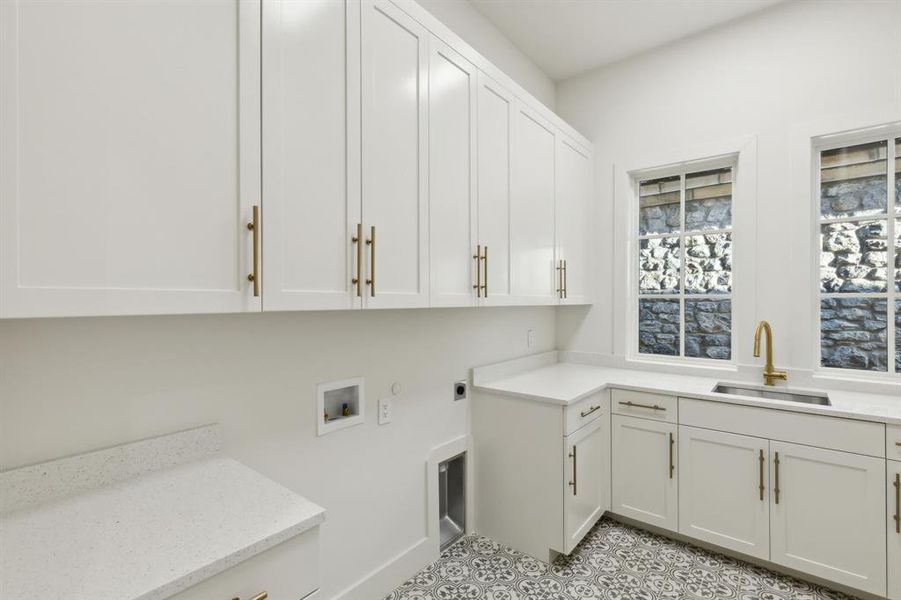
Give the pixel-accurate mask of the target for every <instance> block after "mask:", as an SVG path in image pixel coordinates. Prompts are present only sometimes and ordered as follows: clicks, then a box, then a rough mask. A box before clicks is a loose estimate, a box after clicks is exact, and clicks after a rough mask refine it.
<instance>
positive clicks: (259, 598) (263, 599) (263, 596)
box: [232, 592, 269, 600]
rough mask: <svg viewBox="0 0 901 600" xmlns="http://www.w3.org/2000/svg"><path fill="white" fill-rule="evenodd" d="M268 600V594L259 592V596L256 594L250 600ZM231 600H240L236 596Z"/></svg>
mask: <svg viewBox="0 0 901 600" xmlns="http://www.w3.org/2000/svg"><path fill="white" fill-rule="evenodd" d="M268 598H269V592H260V593H259V594H257V595H256V596H254V597H253V598H251V599H250V600H268ZM232 600H241V598H240V597H238V596H235V597H234V598H232Z"/></svg>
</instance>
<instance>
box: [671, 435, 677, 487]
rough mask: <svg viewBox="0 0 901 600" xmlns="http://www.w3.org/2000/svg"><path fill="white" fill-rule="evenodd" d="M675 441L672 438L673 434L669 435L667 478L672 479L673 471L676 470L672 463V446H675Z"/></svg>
mask: <svg viewBox="0 0 901 600" xmlns="http://www.w3.org/2000/svg"><path fill="white" fill-rule="evenodd" d="M675 443H676V440H675V438H674V437H673V434H672V433H670V434H669V478H670V479H672V478H673V471H674V470H675V469H676V464H675V463H674V462H673V446H674V445H675Z"/></svg>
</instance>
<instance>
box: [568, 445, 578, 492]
mask: <svg viewBox="0 0 901 600" xmlns="http://www.w3.org/2000/svg"><path fill="white" fill-rule="evenodd" d="M569 457H570V458H571V459H573V480H572V481H570V482H569V485H571V486H572V488H573V496H575V495H576V493H577V491H576V490H577V488H576V486H577V481H578V480H577V479H576V478H577V475H576V472H577V471H576V461H577V460H578V459H577V457H576V446H575V445H573V451H572V452H570V453H569Z"/></svg>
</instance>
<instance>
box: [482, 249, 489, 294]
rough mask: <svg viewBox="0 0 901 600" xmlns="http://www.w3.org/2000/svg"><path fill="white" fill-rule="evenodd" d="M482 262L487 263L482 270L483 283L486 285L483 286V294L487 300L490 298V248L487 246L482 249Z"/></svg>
mask: <svg viewBox="0 0 901 600" xmlns="http://www.w3.org/2000/svg"><path fill="white" fill-rule="evenodd" d="M482 260H484V261H485V266H484V268H483V269H482V281H484V282H485V283H483V284H482V292H483V296H484V297H485V298H487V297H488V246H485V247H484V248H483V249H482Z"/></svg>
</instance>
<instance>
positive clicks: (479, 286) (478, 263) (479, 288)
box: [472, 245, 482, 298]
mask: <svg viewBox="0 0 901 600" xmlns="http://www.w3.org/2000/svg"><path fill="white" fill-rule="evenodd" d="M473 258H474V259H475V261H476V284H475V285H474V286H472V289H474V290H475V291H476V298H481V297H482V246H481V245H477V246H476V253H475V254H474V255H473Z"/></svg>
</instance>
